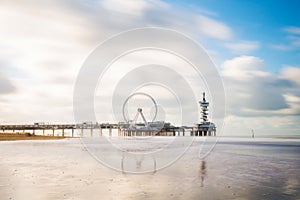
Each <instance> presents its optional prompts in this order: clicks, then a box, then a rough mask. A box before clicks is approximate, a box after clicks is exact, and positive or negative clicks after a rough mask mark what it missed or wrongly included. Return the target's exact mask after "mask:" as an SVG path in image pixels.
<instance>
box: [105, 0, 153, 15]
mask: <svg viewBox="0 0 300 200" xmlns="http://www.w3.org/2000/svg"><path fill="white" fill-rule="evenodd" d="M100 3H101V4H102V5H103V7H104V8H106V9H109V10H112V11H116V12H120V13H125V14H130V15H137V16H141V15H143V13H144V12H145V10H147V9H149V8H150V7H151V6H152V5H151V4H150V3H149V2H148V1H144V0H127V1H124V0H103V1H101V2H100Z"/></svg>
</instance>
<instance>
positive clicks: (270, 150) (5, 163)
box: [0, 138, 300, 200]
mask: <svg viewBox="0 0 300 200" xmlns="http://www.w3.org/2000/svg"><path fill="white" fill-rule="evenodd" d="M169 139H171V138H169ZM103 140H104V139H103ZM164 140H165V139H164ZM199 140H202V139H199ZM200 142H201V141H198V140H196V141H194V143H193V144H192V146H191V147H190V148H189V150H188V151H187V152H186V153H185V154H184V155H183V156H182V157H181V158H180V159H179V160H178V161H176V162H175V163H173V164H172V165H170V166H169V167H167V168H164V169H162V170H157V171H156V172H153V173H146V174H129V173H122V172H120V171H117V170H113V169H111V168H108V167H106V166H104V165H103V164H101V163H99V162H98V161H97V160H96V159H94V158H93V157H92V156H91V155H90V153H89V152H88V151H87V149H86V148H85V147H84V146H83V145H82V143H81V141H80V139H78V138H77V139H76V138H73V139H63V140H35V141H2V142H0V149H1V157H0V195H1V199H22V200H24V199H25V200H26V199H53V200H54V199H78V200H79V199H299V198H300V196H299V191H300V181H299V174H300V169H299V164H300V159H299V152H300V141H299V140H295V139H294V140H281V141H280V140H277V139H256V140H250V139H231V138H230V139H229V138H226V139H225V138H224V139H221V140H220V141H219V142H218V144H217V145H216V147H215V149H214V150H213V151H212V152H211V154H210V155H209V156H208V157H206V158H205V160H201V159H199V157H198V152H199V144H200ZM99 146H100V148H103V150H104V149H105V146H101V144H99Z"/></svg>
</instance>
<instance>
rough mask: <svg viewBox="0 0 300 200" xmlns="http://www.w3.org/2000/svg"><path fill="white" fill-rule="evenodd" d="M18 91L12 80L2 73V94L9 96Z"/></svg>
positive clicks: (0, 79)
mask: <svg viewBox="0 0 300 200" xmlns="http://www.w3.org/2000/svg"><path fill="white" fill-rule="evenodd" d="M15 91H16V88H15V86H14V85H13V84H12V82H11V80H9V79H8V78H7V77H5V76H4V75H3V74H1V73H0V94H9V93H13V92H15Z"/></svg>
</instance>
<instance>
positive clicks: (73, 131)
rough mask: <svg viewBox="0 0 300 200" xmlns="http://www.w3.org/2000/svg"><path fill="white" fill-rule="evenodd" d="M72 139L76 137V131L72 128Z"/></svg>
mask: <svg viewBox="0 0 300 200" xmlns="http://www.w3.org/2000/svg"><path fill="white" fill-rule="evenodd" d="M72 137H74V129H73V128H72Z"/></svg>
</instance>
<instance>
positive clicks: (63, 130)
mask: <svg viewBox="0 0 300 200" xmlns="http://www.w3.org/2000/svg"><path fill="white" fill-rule="evenodd" d="M62 136H63V137H65V129H62Z"/></svg>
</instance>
